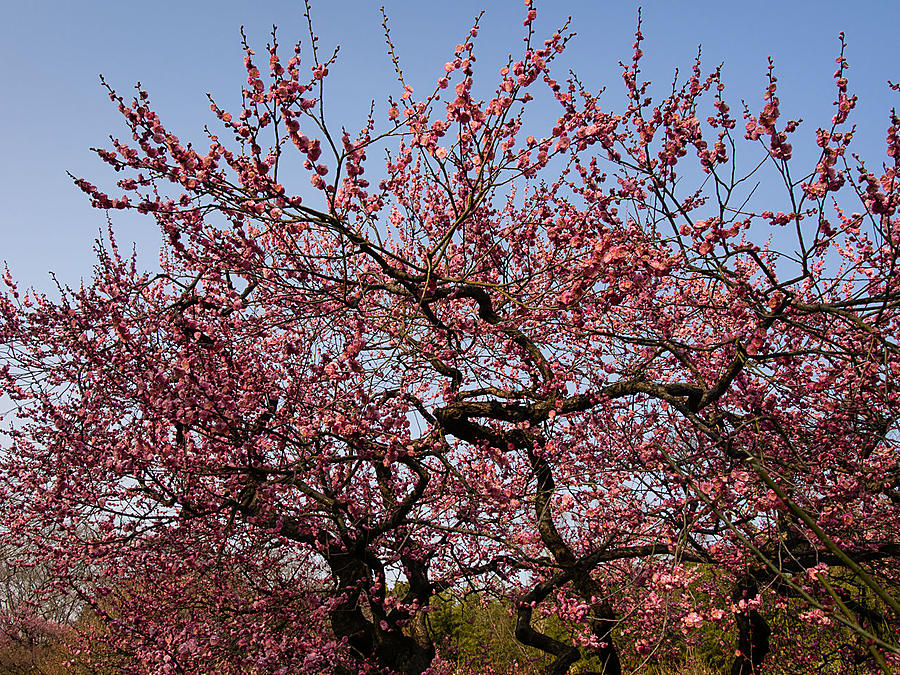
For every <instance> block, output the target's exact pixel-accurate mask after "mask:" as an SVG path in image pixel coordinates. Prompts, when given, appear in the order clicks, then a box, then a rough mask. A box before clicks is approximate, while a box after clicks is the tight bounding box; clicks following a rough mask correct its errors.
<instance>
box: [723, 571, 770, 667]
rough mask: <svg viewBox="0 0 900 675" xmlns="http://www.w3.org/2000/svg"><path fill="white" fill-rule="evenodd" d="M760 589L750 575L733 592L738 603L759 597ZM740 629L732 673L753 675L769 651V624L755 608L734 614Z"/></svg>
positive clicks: (733, 597) (733, 596)
mask: <svg viewBox="0 0 900 675" xmlns="http://www.w3.org/2000/svg"><path fill="white" fill-rule="evenodd" d="M758 594H759V589H758V587H757V585H756V582H755V581H754V580H753V578H752V577H751V576H749V575H747V576H745V577H743V578H742V579H741V580H740V581H738V583H737V584H736V585H735V587H734V590H733V591H732V594H731V599H732V601H733V602H734V603H735V604H737V603H739V602H740V601H741V600H746V601H748V602H749V601H750V600H753V599H755V598H756V597H757V595H758ZM734 621H735V624H737V629H738V643H737V654H736V656H735V658H734V662H733V663H732V664H731V675H753V674H755V673H757V672H758V671H759V667H760V665H762V662H763V659H765V658H766V654H768V653H769V635H771V633H772V630H771V629H770V628H769V624H768V623H767V622H766V620H765V619H764V618H763V617H762V616H761V615H760V613H759V612H757V611H756V610H755V609H745V610H743V611H738V612H737V613H736V614H735V615H734Z"/></svg>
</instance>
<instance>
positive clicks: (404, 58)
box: [0, 0, 900, 288]
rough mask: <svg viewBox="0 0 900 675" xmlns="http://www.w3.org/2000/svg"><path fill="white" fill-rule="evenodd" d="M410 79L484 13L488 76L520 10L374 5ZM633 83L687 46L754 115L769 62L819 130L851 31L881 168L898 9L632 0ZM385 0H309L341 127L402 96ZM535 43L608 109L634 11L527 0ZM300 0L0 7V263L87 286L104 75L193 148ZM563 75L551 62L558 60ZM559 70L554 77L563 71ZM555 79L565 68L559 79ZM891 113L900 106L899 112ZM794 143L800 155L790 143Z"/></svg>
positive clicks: (857, 78)
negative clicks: (254, 52) (637, 31)
mask: <svg viewBox="0 0 900 675" xmlns="http://www.w3.org/2000/svg"><path fill="white" fill-rule="evenodd" d="M384 4H385V5H386V9H387V12H388V15H389V17H390V21H391V26H392V31H393V36H394V41H395V43H396V45H397V48H398V52H399V56H400V59H401V62H402V65H403V67H404V69H405V71H406V74H407V76H408V79H409V80H411V81H412V83H413V85H414V86H416V85H417V84H418V85H419V87H421V88H423V89H424V88H426V87H429V86H432V85H433V82H434V81H435V79H436V78H437V77H438V76H439V73H441V72H442V69H443V68H442V67H443V64H444V62H445V61H447V60H448V58H447V57H448V56H449V54H450V52H451V51H452V49H453V47H454V45H455V44H456V43H457V42H459V41H460V40H461V39H462V37H464V36H465V34H466V32H467V30H468V27H469V26H471V23H472V20H473V18H474V17H475V15H476V14H477V13H478V11H479V10H480V9H482V8H484V9H485V10H486V15H485V18H484V20H483V21H482V30H481V33H480V36H479V41H478V43H477V45H478V46H477V48H476V49H477V53H478V54H479V62H478V64H477V66H478V68H477V69H476V79H477V78H478V76H479V75H478V73H479V72H482V73H484V75H482V77H483V78H484V79H486V80H487V81H488V82H492V81H493V79H494V78H495V77H496V73H497V69H498V68H499V67H500V66H501V65H502V62H504V61H505V55H506V54H507V53H509V52H513V53H518V52H519V51H520V45H521V41H520V40H521V36H522V19H523V11H524V7H523V5H522V2H521V0H478V1H475V0H456V1H455V2H434V1H431V0H419V1H418V2H415V1H412V0H384ZM642 4H643V16H644V35H645V37H646V42H645V52H646V54H647V56H646V64H645V72H646V73H647V74H649V76H650V77H651V79H653V80H654V81H655V82H656V84H657V85H659V87H660V88H659V89H658V90H657V91H658V92H660V93H665V90H666V87H667V86H668V83H670V82H671V79H672V73H673V71H674V68H675V67H676V66H678V67H680V68H681V69H682V72H684V71H685V70H688V69H689V68H690V66H691V63H692V60H693V57H694V55H695V54H696V50H697V46H698V44H702V46H703V55H704V62H705V63H706V64H708V65H710V66H712V65H714V64H718V63H720V62H724V64H725V68H724V73H725V81H726V85H727V89H726V99H727V100H729V102H730V103H731V104H732V109H733V110H735V112H739V111H740V110H741V107H740V100H741V99H745V100H747V101H748V103H750V104H751V108H754V109H758V107H759V105H758V102H759V101H760V96H761V92H762V89H763V86H764V76H765V70H766V57H767V56H770V55H771V56H772V57H774V58H775V60H776V68H777V72H778V75H779V80H780V81H779V84H780V97H781V101H782V108H783V114H785V115H786V116H788V117H803V118H804V119H807V120H808V124H807V125H806V130H805V133H806V134H807V136H806V138H807V139H810V143H811V142H812V141H811V136H812V134H813V133H814V129H815V127H816V126H817V125H818V124H820V123H823V122H825V121H827V120H828V119H829V118H830V115H831V112H830V104H831V101H832V100H833V98H834V88H833V84H832V73H833V71H834V57H835V56H836V55H837V51H838V41H837V35H838V33H839V32H840V31H841V30H843V31H845V32H846V34H847V40H848V42H849V49H848V51H847V57H848V59H849V62H850V65H851V70H850V71H849V76H850V83H851V89H852V90H853V91H854V92H855V93H856V94H858V95H859V97H860V105H859V108H858V111H857V114H856V116H855V120H856V122H857V124H858V125H859V127H860V133H859V135H858V140H857V141H855V142H854V145H856V146H857V147H856V150H857V151H859V152H862V153H863V154H864V155H867V156H869V157H872V158H873V159H874V160H877V161H879V162H880V161H881V159H882V158H883V157H884V154H883V138H884V130H885V128H886V125H887V112H888V110H889V109H890V107H891V106H892V105H897V103H898V100H900V96H898V94H897V93H895V92H890V91H889V90H888V87H887V86H886V80H888V79H890V80H892V81H898V80H900V58H898V56H900V42H898V41H897V37H896V36H897V27H898V26H900V2H898V1H897V0H890V1H889V0H880V1H874V0H871V1H865V0H857V1H856V2H835V1H833V0H821V1H819V2H814V1H811V0H793V1H792V0H782V1H780V2H768V1H766V0H761V1H758V2H753V3H747V2H730V1H729V0H719V1H718V2H713V1H709V0H684V1H681V0H648V1H646V2H643V3H642ZM379 6H380V3H379V2H371V1H369V2H367V1H365V0H327V1H325V0H313V21H314V26H315V28H316V30H317V32H318V33H319V35H320V36H321V41H320V45H321V47H322V48H323V49H329V48H330V47H331V46H333V45H335V44H340V45H341V56H340V57H339V62H338V66H337V67H336V68H334V69H332V76H330V77H329V79H328V82H329V85H328V90H327V98H326V101H327V114H328V116H329V118H330V120H331V121H332V123H333V124H334V126H335V127H337V128H339V127H340V126H341V125H342V124H346V125H348V126H349V127H353V126H355V125H357V124H358V123H359V122H360V120H361V119H362V118H363V116H364V114H365V113H366V111H367V109H368V102H369V101H370V100H372V99H374V100H375V101H376V103H378V104H381V103H383V102H384V100H385V99H386V97H387V94H389V93H395V94H396V93H397V83H396V81H395V79H394V76H393V71H392V67H391V63H390V60H389V58H388V56H387V54H386V49H385V45H384V38H383V34H382V29H381V25H380V22H381V18H380V12H379ZM537 6H538V11H539V21H538V25H539V37H543V36H542V35H540V32H541V31H544V32H546V33H547V34H549V33H551V32H552V30H553V29H554V28H555V27H556V26H558V25H560V24H561V23H562V22H563V21H565V19H566V17H567V16H568V15H571V16H572V17H573V25H574V28H575V30H576V31H577V32H578V37H577V38H576V39H575V40H574V41H573V42H572V43H571V49H569V50H568V52H567V55H566V57H565V61H564V62H563V63H564V65H565V68H568V67H572V68H574V69H575V71H576V72H577V73H578V75H579V77H580V78H581V79H582V80H583V81H584V82H585V83H586V84H587V85H588V87H589V88H590V89H593V90H597V89H599V88H600V87H601V86H602V85H604V84H606V85H608V93H607V94H606V98H605V100H606V102H607V106H609V107H610V108H616V107H620V105H621V103H622V97H621V78H620V71H619V67H618V61H619V60H620V59H625V60H627V59H628V58H630V54H631V47H630V45H631V42H632V41H633V32H634V28H635V22H636V17H637V3H634V2H629V1H628V0H579V1H571V2H565V1H563V0H557V1H556V2H549V1H547V0H543V1H542V0H538V5H537ZM304 21H305V20H304V19H303V17H302V3H300V2H297V1H295V0H290V1H288V0H268V1H261V2H237V1H235V0H216V1H215V2H213V1H212V0H179V1H177V2H176V1H175V0H156V1H153V2H135V1H134V0H83V1H82V2H72V1H71V0H28V1H25V0H19V2H17V3H16V2H12V1H11V0H10V1H9V2H7V3H5V7H4V11H3V21H2V22H0V23H2V26H0V60H2V64H3V65H2V68H0V91H2V92H3V96H2V104H0V147H2V152H3V154H2V161H0V205H2V206H0V231H2V235H3V237H2V242H3V243H2V247H0V260H6V261H8V262H9V263H10V265H11V266H12V268H13V272H14V276H15V277H17V278H18V279H20V280H21V281H22V282H24V283H25V284H28V285H30V284H35V285H38V286H40V287H43V288H46V287H47V286H48V280H49V279H48V276H47V272H48V270H53V271H55V272H56V273H57V274H58V276H59V277H60V279H61V280H62V281H64V282H66V283H77V282H78V279H79V278H80V277H82V276H87V275H89V274H90V270H91V265H92V261H93V257H94V256H93V253H92V245H93V240H94V239H95V238H96V237H97V236H98V234H99V232H100V230H101V228H105V215H104V214H103V213H102V212H100V211H96V210H93V209H91V208H90V206H89V205H88V202H87V199H86V198H85V197H84V195H83V194H81V193H80V192H79V191H78V190H77V189H76V188H75V187H74V186H73V185H72V182H71V180H70V179H69V178H68V176H67V175H66V172H67V171H70V172H72V173H74V174H76V175H79V176H82V177H84V178H87V179H89V180H91V181H92V182H95V183H98V184H101V185H104V184H106V185H109V184H110V180H111V178H112V172H111V170H109V169H108V167H106V166H105V165H104V164H102V163H101V162H100V161H99V159H97V158H96V156H94V155H93V154H92V153H91V152H90V151H89V150H88V148H90V147H91V146H103V145H104V144H105V141H106V138H107V136H108V135H109V134H114V135H120V134H122V133H123V130H124V126H123V124H122V122H121V120H120V118H119V116H118V113H117V112H116V110H115V109H114V107H113V106H112V105H111V104H110V102H109V100H108V98H107V97H106V96H105V93H104V91H103V90H102V88H101V87H100V84H99V80H98V74H99V73H101V72H102V73H103V74H104V75H105V76H106V78H107V80H108V81H109V82H110V83H111V84H112V85H113V86H115V87H116V88H117V89H119V90H120V91H121V92H122V93H129V91H130V87H131V86H132V85H133V84H134V83H135V82H136V81H138V80H140V81H141V82H142V84H143V85H144V87H145V88H146V89H147V90H148V91H149V92H150V95H151V99H152V101H153V103H154V106H155V108H156V109H157V111H158V112H159V113H160V114H161V115H162V118H163V120H164V122H166V124H167V125H168V126H169V127H170V128H171V130H172V131H174V132H175V133H176V134H178V135H179V136H181V137H182V138H188V139H190V138H196V139H200V138H202V136H201V135H200V134H201V132H202V128H203V125H204V124H206V123H214V122H215V119H214V118H213V117H212V114H211V113H210V112H209V106H208V103H207V100H206V92H210V93H212V94H213V95H214V96H215V97H216V99H217V100H220V101H222V102H223V103H225V104H228V103H230V102H234V101H235V100H236V99H237V97H238V96H239V94H240V87H241V84H242V82H243V81H244V77H245V74H244V72H243V68H242V65H241V57H242V55H241V51H240V38H239V28H240V26H241V25H244V26H245V27H246V31H247V35H248V37H249V38H250V41H251V43H253V44H254V45H256V46H257V47H258V51H262V50H263V47H264V45H265V42H266V38H267V34H268V31H269V30H270V29H271V26H272V24H277V25H278V26H279V40H280V42H281V43H282V44H283V45H289V44H290V43H291V42H293V40H294V39H295V38H297V37H302V36H303V35H304V34H305V23H304ZM560 65H563V64H560ZM557 68H559V66H557ZM556 72H557V73H558V76H559V77H560V78H562V76H563V75H564V73H565V70H564V69H558V70H557V71H556ZM898 107H900V106H898ZM796 145H797V143H795V146H796ZM113 217H114V225H115V229H116V232H117V236H118V239H119V243H120V246H123V247H125V246H127V245H130V244H131V242H135V244H136V246H137V248H138V251H139V253H140V255H141V257H142V260H144V261H145V262H146V264H147V265H148V266H152V265H153V262H154V260H155V258H156V253H157V249H158V244H157V242H158V236H157V233H156V230H155V224H154V223H153V222H152V220H149V219H145V218H141V217H138V216H134V215H130V214H123V212H121V211H117V212H114V214H113Z"/></svg>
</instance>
